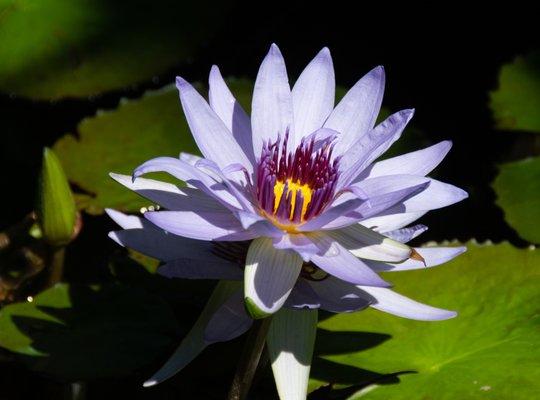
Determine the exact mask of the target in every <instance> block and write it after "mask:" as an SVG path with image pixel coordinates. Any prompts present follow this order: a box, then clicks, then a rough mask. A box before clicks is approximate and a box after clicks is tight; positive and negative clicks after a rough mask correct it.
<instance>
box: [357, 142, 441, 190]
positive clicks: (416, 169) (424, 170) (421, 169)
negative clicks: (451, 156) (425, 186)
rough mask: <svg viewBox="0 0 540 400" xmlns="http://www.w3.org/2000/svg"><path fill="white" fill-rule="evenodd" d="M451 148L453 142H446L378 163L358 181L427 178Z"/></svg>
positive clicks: (365, 171) (368, 169) (361, 175)
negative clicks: (386, 176) (400, 176)
mask: <svg viewBox="0 0 540 400" xmlns="http://www.w3.org/2000/svg"><path fill="white" fill-rule="evenodd" d="M451 147H452V142H451V141H450V140H445V141H442V142H440V143H437V144H435V145H433V146H430V147H427V148H425V149H422V150H417V151H413V152H410V153H407V154H403V155H401V156H397V157H392V158H389V159H386V160H382V161H379V162H376V163H375V164H373V165H371V166H370V167H368V168H367V169H366V170H364V171H363V172H362V173H361V174H360V176H359V177H358V178H357V179H356V180H364V179H369V178H375V177H377V176H383V175H396V174H400V175H420V176H426V175H427V174H429V173H430V172H431V171H433V169H435V167H436V166H437V165H439V163H440V162H441V161H442V160H443V158H444V157H446V155H447V154H448V152H449V151H450V149H451Z"/></svg>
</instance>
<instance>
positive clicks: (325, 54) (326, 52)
mask: <svg viewBox="0 0 540 400" xmlns="http://www.w3.org/2000/svg"><path fill="white" fill-rule="evenodd" d="M319 56H322V57H325V58H327V57H330V49H329V48H328V47H326V46H325V47H323V48H322V49H321V51H319Z"/></svg>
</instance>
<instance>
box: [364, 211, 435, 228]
mask: <svg viewBox="0 0 540 400" xmlns="http://www.w3.org/2000/svg"><path fill="white" fill-rule="evenodd" d="M426 212H427V211H419V212H411V213H399V214H391V215H381V216H377V217H371V218H368V219H364V220H362V221H361V222H360V224H361V225H363V226H365V227H366V228H370V229H373V230H374V231H377V232H388V231H391V230H394V229H399V228H403V227H404V226H407V225H409V224H411V223H413V222H414V221H416V220H417V219H418V218H421V217H422V216H423V215H424V214H425V213H426Z"/></svg>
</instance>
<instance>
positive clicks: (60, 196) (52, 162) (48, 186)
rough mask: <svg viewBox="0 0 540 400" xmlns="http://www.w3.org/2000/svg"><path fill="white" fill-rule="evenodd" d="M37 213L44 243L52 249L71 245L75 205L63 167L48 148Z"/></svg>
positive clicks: (45, 150)
mask: <svg viewBox="0 0 540 400" xmlns="http://www.w3.org/2000/svg"><path fill="white" fill-rule="evenodd" d="M37 210H38V218H39V223H40V225H41V230H42V233H43V238H44V239H45V241H47V242H48V243H49V244H51V245H54V246H63V245H66V244H67V243H69V242H70V241H71V239H72V238H73V237H74V230H75V223H76V214H77V210H76V207H75V201H74V199H73V194H72V193H71V189H70V188H69V184H68V181H67V178H66V175H65V173H64V170H63V169H62V165H61V164H60V161H59V160H58V157H57V156H56V154H54V152H53V151H52V150H51V149H49V148H45V149H44V150H43V165H42V170H41V179H40V187H39V204H38V207H37Z"/></svg>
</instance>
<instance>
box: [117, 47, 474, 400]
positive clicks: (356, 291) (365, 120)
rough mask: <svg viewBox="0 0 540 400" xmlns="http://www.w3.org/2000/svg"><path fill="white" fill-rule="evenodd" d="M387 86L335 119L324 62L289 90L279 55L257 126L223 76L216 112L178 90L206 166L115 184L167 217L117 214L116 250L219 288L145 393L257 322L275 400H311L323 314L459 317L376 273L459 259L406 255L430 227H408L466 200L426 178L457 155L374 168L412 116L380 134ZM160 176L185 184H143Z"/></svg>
mask: <svg viewBox="0 0 540 400" xmlns="http://www.w3.org/2000/svg"><path fill="white" fill-rule="evenodd" d="M384 82H385V77H384V70H383V68H382V67H377V68H374V69H373V70H371V71H370V72H369V73H368V74H367V75H365V76H364V77H363V78H361V79H360V80H359V81H358V82H357V83H356V84H355V85H354V86H353V87H352V88H351V89H350V90H349V92H348V93H347V94H346V95H345V97H344V98H343V99H342V100H341V101H340V102H339V103H338V104H337V106H335V107H334V100H335V98H334V97H335V79H334V69H333V65H332V59H331V57H330V52H329V50H328V49H327V48H324V49H322V50H321V51H320V52H319V53H318V54H317V55H316V57H315V58H314V59H313V60H312V61H311V62H310V63H309V64H308V66H307V67H306V68H305V70H304V71H303V72H302V74H301V75H300V77H299V78H298V80H297V81H296V83H295V84H294V86H293V88H292V90H291V89H290V86H289V82H288V77H287V72H286V68H285V62H284V60H283V57H282V55H281V52H280V51H279V49H278V47H277V46H276V45H272V46H271V48H270V51H269V52H268V54H267V55H266V57H265V58H264V60H263V62H262V65H261V67H260V69H259V73H258V75H257V79H256V81H255V88H254V92H253V100H252V108H251V109H252V111H251V117H249V116H248V115H247V114H246V112H245V111H244V110H243V109H242V107H241V106H240V104H239V103H238V102H237V101H236V99H235V98H234V96H233V94H232V93H231V91H230V90H229V89H228V87H227V85H226V83H225V81H224V79H223V78H222V76H221V74H220V71H219V69H218V68H217V67H215V66H214V67H213V68H212V70H211V72H210V79H209V87H210V90H209V96H208V98H209V101H208V102H207V101H206V100H205V99H204V98H203V97H202V96H201V95H200V94H199V93H198V92H197V91H196V90H195V89H194V88H193V86H191V85H190V84H189V83H188V82H186V81H185V80H184V79H182V78H180V77H179V78H177V87H178V90H179V92H180V100H181V104H182V107H183V110H184V114H185V116H186V119H187V121H188V124H189V127H190V129H191V131H192V133H193V136H194V138H195V141H196V142H197V145H198V147H199V149H200V151H201V153H202V155H203V156H202V157H198V156H195V155H191V154H185V153H182V154H181V155H180V157H179V158H172V157H159V158H155V159H152V160H150V161H147V162H145V163H144V164H142V165H141V166H139V167H138V168H136V169H135V171H134V173H133V176H132V177H129V176H125V175H118V174H111V176H112V177H113V179H115V180H117V181H118V182H119V183H121V184H123V185H124V186H126V187H128V188H129V189H131V190H133V191H135V192H137V193H138V194H140V195H142V196H144V197H145V198H147V199H149V200H150V201H152V202H153V203H157V204H159V205H160V206H161V207H162V208H161V209H160V210H159V211H148V212H145V213H144V215H143V217H139V216H129V215H125V214H122V213H119V212H117V211H113V210H108V213H109V215H110V216H111V217H112V218H113V219H114V220H115V221H116V222H117V223H118V224H119V225H120V226H121V227H122V228H123V230H119V231H115V232H111V234H110V236H111V237H112V238H113V239H114V240H115V241H117V242H118V243H119V244H121V245H123V246H126V247H129V248H133V249H135V250H137V251H139V252H142V253H144V254H146V255H149V256H151V257H155V258H157V259H159V260H161V261H163V264H162V266H161V267H160V268H159V273H161V274H163V275H165V276H168V277H179V278H187V279H219V280H223V281H222V282H221V283H219V284H218V286H217V288H216V290H215V292H214V294H213V295H212V298H211V299H210V300H209V302H208V304H207V306H206V308H205V310H204V311H203V314H202V315H201V317H200V318H199V320H198V321H197V323H196V325H195V327H194V328H193V330H192V331H191V332H190V334H189V335H188V336H187V337H186V338H185V339H184V341H183V342H182V345H181V346H180V348H179V349H178V351H177V352H176V354H175V355H174V356H173V357H172V358H171V360H170V361H169V362H168V363H167V364H166V365H165V367H164V368H163V369H162V370H160V371H159V372H158V373H157V374H156V375H155V376H154V377H153V378H152V379H151V380H149V381H148V382H147V383H146V384H147V385H151V384H155V383H157V382H160V381H162V380H163V379H166V378H168V377H169V376H171V375H172V374H174V373H175V372H176V371H178V370H179V369H181V368H183V367H184V366H185V365H186V364H187V363H188V362H190V361H191V360H192V359H193V358H194V357H195V356H196V355H197V354H198V353H199V352H200V351H201V350H202V349H203V348H204V347H205V346H206V345H207V344H210V343H213V342H219V341H225V340H230V339H232V338H235V337H237V336H239V335H241V334H242V333H244V332H245V331H246V330H247V329H249V327H250V326H251V325H252V323H253V319H261V318H266V317H268V316H270V315H274V316H273V320H272V323H271V326H270V330H269V333H268V337H267V344H268V349H269V353H270V355H271V360H272V368H273V371H274V376H275V379H276V383H277V387H278V391H279V394H280V397H281V398H282V399H287V400H288V399H303V398H305V396H306V390H307V379H308V377H309V363H305V362H304V364H302V363H301V362H300V361H298V360H306V359H311V352H312V349H313V338H314V334H315V326H316V322H317V317H316V312H317V311H316V310H317V309H319V308H320V309H323V310H327V311H331V312H352V311H357V310H361V309H363V308H366V307H373V308H376V309H378V310H381V311H385V312H388V313H391V314H395V315H398V316H401V317H405V318H412V319H418V320H443V319H448V318H451V317H453V316H455V313H454V312H452V311H447V310H442V309H438V308H434V307H431V306H427V305H423V304H420V303H418V302H415V301H414V300H411V299H408V298H406V297H404V296H402V295H400V294H398V293H396V292H394V291H393V290H392V289H390V284H389V283H387V282H385V281H384V280H383V279H382V278H381V277H380V276H379V274H378V272H380V271H404V270H410V269H417V268H425V267H432V266H436V265H439V264H441V263H444V262H446V261H448V260H450V259H452V258H454V257H455V256H457V255H458V254H460V253H462V252H463V251H464V250H465V249H464V248H462V247H458V248H444V247H427V248H424V247H422V248H413V247H410V246H408V245H407V244H406V243H407V242H408V241H410V240H411V239H413V238H415V237H416V236H418V235H419V234H421V233H422V232H423V231H425V230H426V229H427V228H426V227H425V226H424V225H414V226H409V225H410V224H411V223H413V222H414V221H416V220H417V219H418V218H420V217H421V216H423V215H424V214H425V213H426V212H428V211H430V210H434V209H437V208H441V207H445V206H448V205H451V204H453V203H455V202H458V201H460V200H462V199H464V198H466V197H467V194H466V193H465V192H464V191H463V190H461V189H459V188H457V187H455V186H452V185H449V184H446V183H443V182H440V181H437V180H435V179H432V178H428V177H426V175H427V174H428V173H430V172H431V171H432V170H433V169H434V168H435V167H436V166H437V165H438V164H439V163H440V162H441V161H442V159H443V158H444V157H445V156H446V154H447V153H448V151H449V150H450V147H451V143H450V142H449V141H443V142H441V143H438V144H435V145H433V146H431V147H428V148H425V149H421V150H418V151H415V152H412V153H408V154H405V155H402V156H398V157H394V158H390V159H386V160H383V161H378V162H375V160H376V159H377V158H379V156H381V155H382V154H383V153H384V152H385V151H386V150H387V149H388V148H389V147H390V146H391V145H392V143H394V142H395V141H396V140H398V139H399V137H400V136H401V133H402V132H403V130H404V128H405V126H406V125H407V123H408V122H409V120H410V119H411V118H412V116H413V113H414V110H403V111H399V112H397V113H395V114H392V115H390V116H389V117H388V118H386V119H385V120H384V121H383V122H381V123H380V124H378V125H376V119H377V116H378V114H379V111H380V107H381V101H382V97H383V91H384ZM157 171H161V172H167V173H169V174H171V175H173V176H174V177H176V178H178V179H179V180H182V181H184V182H186V183H187V186H186V187H179V186H177V185H174V184H170V183H164V182H160V181H156V180H152V179H146V178H141V176H142V175H144V174H146V173H150V172H157ZM291 332H294V333H291ZM285 348H286V349H287V351H281V350H282V349H285ZM291 354H292V355H291Z"/></svg>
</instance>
